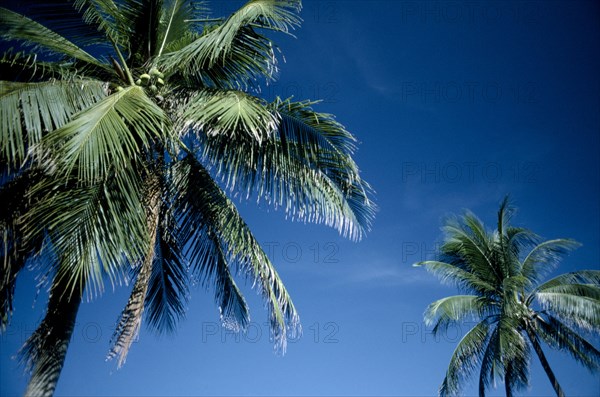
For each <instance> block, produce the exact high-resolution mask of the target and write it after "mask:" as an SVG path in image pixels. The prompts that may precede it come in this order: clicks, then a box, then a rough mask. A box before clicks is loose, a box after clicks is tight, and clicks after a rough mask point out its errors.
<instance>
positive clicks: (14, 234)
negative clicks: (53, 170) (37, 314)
mask: <svg viewBox="0 0 600 397" xmlns="http://www.w3.org/2000/svg"><path fill="white" fill-rule="evenodd" d="M40 178H43V175H42V173H41V172H40V171H37V170H32V169H30V170H26V171H23V172H21V173H19V174H18V175H15V176H14V177H13V178H11V179H10V180H8V181H7V182H5V183H3V184H2V185H1V186H0V203H2V205H1V206H0V236H1V239H2V240H1V241H0V263H1V265H0V332H4V331H5V330H6V327H7V326H8V323H9V321H10V317H11V315H12V311H13V298H14V293H15V286H16V282H17V276H18V274H19V272H20V271H21V270H22V269H23V268H24V266H25V263H26V262H27V261H28V260H29V259H30V258H31V257H33V256H34V255H36V254H38V253H39V252H40V250H41V248H42V244H43V236H36V237H35V238H26V237H25V235H24V234H25V233H24V231H23V224H22V222H21V217H22V216H24V215H25V214H26V213H27V212H29V211H30V210H31V207H32V205H35V204H34V202H33V201H32V200H30V199H29V198H28V192H29V189H30V188H31V186H32V185H33V184H35V183H37V182H38V181H39V180H40Z"/></svg>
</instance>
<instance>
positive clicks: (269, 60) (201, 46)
mask: <svg viewBox="0 0 600 397" xmlns="http://www.w3.org/2000/svg"><path fill="white" fill-rule="evenodd" d="M299 8H300V2H299V1H294V0H253V1H250V2H248V3H247V4H246V5H245V6H244V7H242V8H240V9H239V10H238V11H237V12H236V13H234V14H232V15H231V16H230V17H229V18H228V19H227V20H226V21H225V22H224V23H223V24H221V25H219V26H217V27H216V28H215V29H213V30H211V31H210V32H208V33H207V34H204V35H203V36H201V37H200V38H198V39H197V40H195V41H194V42H192V43H190V44H189V45H187V46H186V47H185V48H183V49H181V50H180V51H178V52H176V53H170V54H165V57H164V59H163V61H162V63H161V64H162V66H163V67H164V68H165V69H167V70H172V71H174V70H179V71H180V72H181V73H183V74H184V75H201V74H202V73H204V72H205V71H206V70H210V69H211V68H212V67H214V66H215V65H216V64H221V65H229V68H220V69H219V73H220V74H221V76H217V79H216V80H221V81H226V80H227V79H231V78H235V77H245V78H246V79H247V78H248V77H252V76H256V75H263V76H266V77H269V76H270V74H271V71H272V70H273V68H274V62H275V58H274V53H273V49H272V46H271V44H270V41H269V40H265V39H264V38H263V37H262V36H261V35H257V34H255V33H254V31H253V29H252V26H254V27H264V28H268V29H274V30H278V31H282V32H288V31H289V30H290V29H291V28H293V27H295V26H297V25H298V24H299V22H300V20H299V18H298V17H297V16H296V12H297V11H298V10H299ZM230 59H233V60H235V62H228V60H230ZM183 65H185V67H183ZM230 81H231V80H230Z"/></svg>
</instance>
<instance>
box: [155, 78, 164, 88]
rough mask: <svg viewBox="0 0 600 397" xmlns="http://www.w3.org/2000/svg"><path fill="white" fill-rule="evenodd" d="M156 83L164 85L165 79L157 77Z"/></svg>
mask: <svg viewBox="0 0 600 397" xmlns="http://www.w3.org/2000/svg"><path fill="white" fill-rule="evenodd" d="M156 84H158V85H160V86H162V85H165V81H164V80H163V79H161V78H160V77H159V78H158V79H156Z"/></svg>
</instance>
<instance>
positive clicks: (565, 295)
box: [535, 284, 600, 330]
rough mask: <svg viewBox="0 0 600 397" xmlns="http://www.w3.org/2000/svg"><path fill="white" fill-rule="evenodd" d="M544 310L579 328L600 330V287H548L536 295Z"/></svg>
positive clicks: (575, 285) (577, 285) (582, 285)
mask: <svg viewBox="0 0 600 397" xmlns="http://www.w3.org/2000/svg"><path fill="white" fill-rule="evenodd" d="M535 297H536V299H537V300H538V301H539V302H540V304H541V305H542V307H543V308H545V309H546V310H548V311H551V312H552V313H554V314H555V315H556V316H558V317H559V318H562V319H564V321H566V322H568V323H570V324H576V325H577V326H579V327H582V328H585V329H590V330H599V329H600V287H598V286H592V285H587V284H565V285H560V286H555V287H547V288H544V289H543V290H542V291H538V292H536V294H535Z"/></svg>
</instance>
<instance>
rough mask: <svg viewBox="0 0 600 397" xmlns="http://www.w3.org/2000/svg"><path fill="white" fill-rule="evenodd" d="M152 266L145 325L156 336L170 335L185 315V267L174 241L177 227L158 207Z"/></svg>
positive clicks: (186, 267) (177, 240) (180, 244)
mask: <svg viewBox="0 0 600 397" xmlns="http://www.w3.org/2000/svg"><path fill="white" fill-rule="evenodd" d="M161 212H162V214H161V218H162V221H161V222H160V224H159V226H158V230H157V232H158V235H157V241H156V249H155V257H154V263H153V264H152V274H151V275H150V280H149V283H150V284H149V286H148V292H147V294H146V302H145V307H146V311H147V319H148V324H149V325H150V326H151V327H152V329H154V330H156V331H157V332H159V333H162V332H168V333H171V332H174V331H175V329H176V326H177V322H178V321H179V320H180V319H182V318H183V317H184V315H185V304H186V303H187V298H188V281H189V279H188V264H187V261H186V259H185V258H184V255H183V251H182V250H183V247H182V245H183V244H182V242H181V241H180V239H179V238H178V237H179V236H178V235H177V230H178V228H179V226H178V225H177V223H176V220H175V219H173V217H172V215H170V214H167V212H170V209H167V208H165V207H164V205H163V208H161Z"/></svg>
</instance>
